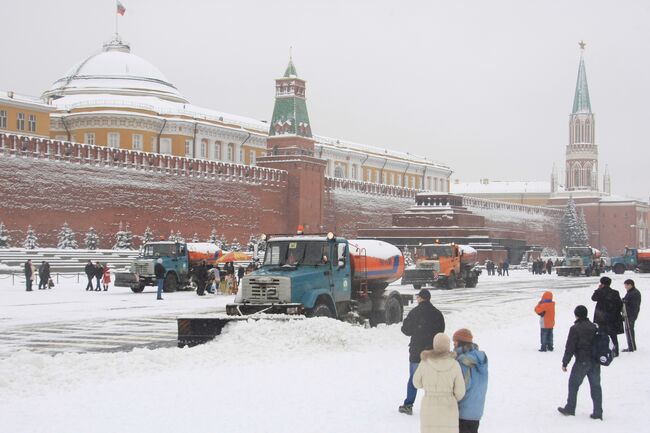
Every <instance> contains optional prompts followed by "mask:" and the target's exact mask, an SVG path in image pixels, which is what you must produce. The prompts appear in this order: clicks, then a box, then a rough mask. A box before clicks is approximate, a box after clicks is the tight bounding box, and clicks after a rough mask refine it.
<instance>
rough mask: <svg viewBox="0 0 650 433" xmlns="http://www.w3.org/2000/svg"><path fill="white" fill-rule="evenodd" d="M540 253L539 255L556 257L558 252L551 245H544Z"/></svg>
mask: <svg viewBox="0 0 650 433" xmlns="http://www.w3.org/2000/svg"><path fill="white" fill-rule="evenodd" d="M540 255H541V257H557V256H558V255H559V254H558V253H557V250H556V249H555V248H553V247H544V249H543V250H542V252H541V254H540Z"/></svg>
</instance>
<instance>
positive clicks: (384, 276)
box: [178, 233, 413, 347]
mask: <svg viewBox="0 0 650 433" xmlns="http://www.w3.org/2000/svg"><path fill="white" fill-rule="evenodd" d="M266 240H267V245H266V253H265V255H264V261H263V264H262V266H261V267H260V268H259V269H257V270H255V271H254V272H252V273H251V274H249V275H247V276H245V277H244V278H243V279H242V283H241V285H240V287H239V291H238V293H237V296H236V297H235V302H234V303H232V304H227V305H226V316H223V317H195V318H178V346H179V347H184V346H186V345H187V346H194V345H196V344H200V343H204V342H206V341H208V340H211V339H212V338H214V337H215V336H216V335H219V334H220V333H221V330H222V329H223V327H224V326H225V325H226V324H227V323H229V322H231V321H236V320H246V319H248V318H254V319H259V318H264V319H269V318H273V317H275V318H278V319H281V320H287V318H288V317H296V316H297V317H301V316H307V317H319V316H320V317H331V318H336V319H339V320H345V321H350V322H357V323H358V322H366V320H367V322H368V323H369V324H370V325H371V326H374V325H376V324H378V323H386V324H392V323H399V322H401V321H402V318H403V315H404V306H406V305H408V304H409V302H411V301H412V300H413V296H412V295H402V294H401V293H399V292H398V291H397V290H389V289H388V285H389V284H390V283H391V282H393V281H397V280H398V279H399V278H400V277H401V276H402V273H403V271H404V257H403V256H402V253H401V251H400V250H399V249H398V248H397V247H395V246H393V245H391V244H388V243H386V242H382V241H377V240H348V239H344V238H337V237H336V236H334V234H333V233H328V234H327V236H325V235H295V236H286V235H278V236H273V237H269V238H268V239H266Z"/></svg>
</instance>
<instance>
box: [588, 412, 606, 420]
mask: <svg viewBox="0 0 650 433" xmlns="http://www.w3.org/2000/svg"><path fill="white" fill-rule="evenodd" d="M589 418H591V419H599V420H601V421H602V420H603V414H602V413H601V414H600V415H596V414H595V413H592V414H591V415H589Z"/></svg>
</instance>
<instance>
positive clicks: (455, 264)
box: [402, 243, 481, 290]
mask: <svg viewBox="0 0 650 433" xmlns="http://www.w3.org/2000/svg"><path fill="white" fill-rule="evenodd" d="M477 256H478V253H477V252H476V250H475V249H474V248H472V247H470V246H467V245H459V244H455V243H451V244H441V243H435V244H426V245H421V246H420V247H419V248H418V249H417V259H416V264H415V269H407V270H406V271H404V277H403V278H402V284H403V285H408V284H412V285H413V287H414V288H415V289H416V290H420V289H421V288H422V287H424V286H436V287H441V288H445V289H454V288H456V287H476V285H477V284H478V276H479V275H480V274H481V269H480V268H479V267H478V266H477Z"/></svg>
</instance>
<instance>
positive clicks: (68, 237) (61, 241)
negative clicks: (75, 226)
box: [56, 222, 77, 250]
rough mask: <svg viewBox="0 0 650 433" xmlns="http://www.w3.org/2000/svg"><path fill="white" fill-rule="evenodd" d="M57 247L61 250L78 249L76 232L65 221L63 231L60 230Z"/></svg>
mask: <svg viewBox="0 0 650 433" xmlns="http://www.w3.org/2000/svg"><path fill="white" fill-rule="evenodd" d="M56 247H57V248H58V249H60V250H76V249H77V241H76V240H75V238H74V232H73V231H72V229H71V228H70V226H68V223H67V222H64V223H63V227H61V231H60V232H59V235H58V242H57V244H56Z"/></svg>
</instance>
